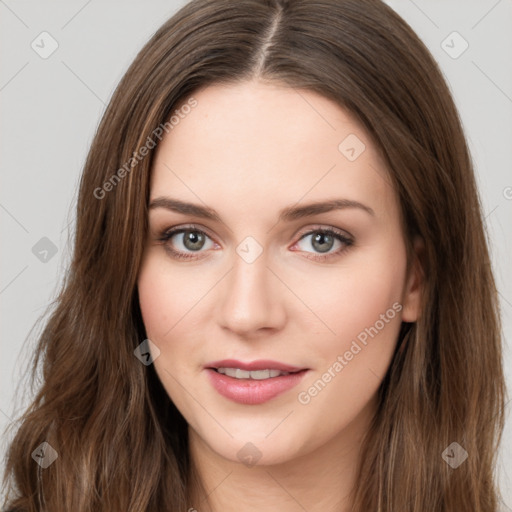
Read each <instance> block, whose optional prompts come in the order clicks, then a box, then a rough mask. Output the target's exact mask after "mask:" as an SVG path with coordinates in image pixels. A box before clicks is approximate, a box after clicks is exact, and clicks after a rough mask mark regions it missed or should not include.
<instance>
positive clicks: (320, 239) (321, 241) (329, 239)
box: [313, 233, 334, 252]
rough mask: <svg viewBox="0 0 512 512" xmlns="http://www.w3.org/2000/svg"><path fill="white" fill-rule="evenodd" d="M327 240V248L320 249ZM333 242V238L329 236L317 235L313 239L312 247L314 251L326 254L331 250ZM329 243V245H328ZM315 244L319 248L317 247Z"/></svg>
mask: <svg viewBox="0 0 512 512" xmlns="http://www.w3.org/2000/svg"><path fill="white" fill-rule="evenodd" d="M326 240H327V245H328V247H325V246H324V247H322V244H325V243H326ZM333 241H334V239H333V237H332V236H331V235H327V234H325V233H318V234H317V235H316V236H315V237H314V238H313V246H314V247H315V249H318V250H319V251H320V252H327V251H329V250H330V249H331V248H332V242H333ZM329 242H330V243H329ZM317 244H319V245H320V246H319V247H318V246H317Z"/></svg>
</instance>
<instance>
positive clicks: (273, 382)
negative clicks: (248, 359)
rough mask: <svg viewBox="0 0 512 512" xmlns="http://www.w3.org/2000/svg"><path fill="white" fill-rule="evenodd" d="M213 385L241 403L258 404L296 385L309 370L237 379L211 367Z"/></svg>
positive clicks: (208, 369)
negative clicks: (258, 378) (278, 375)
mask: <svg viewBox="0 0 512 512" xmlns="http://www.w3.org/2000/svg"><path fill="white" fill-rule="evenodd" d="M206 371H207V373H208V376H209V378H210V382H211V383H212V385H213V387H214V388H215V389H216V390H217V391H218V392H219V393H220V394H221V395H222V396H224V397H226V398H229V399H230V400H233V402H237V403H239V404H246V405H258V404H263V403H265V402H268V401H269V400H271V399H272V398H274V397H276V396H277V395H280V394H281V393H284V392H285V391H288V390H290V389H292V388H293V387H295V386H296V385H297V384H298V383H299V382H300V381H301V380H302V378H303V377H304V375H305V374H306V372H307V371H308V370H301V371H300V372H296V373H290V374H289V375H282V376H280V377H272V378H270V379H264V380H256V379H235V378H234V377H228V376H227V375H223V374H222V373H219V372H216V371H215V370H212V369H211V368H207V369H206Z"/></svg>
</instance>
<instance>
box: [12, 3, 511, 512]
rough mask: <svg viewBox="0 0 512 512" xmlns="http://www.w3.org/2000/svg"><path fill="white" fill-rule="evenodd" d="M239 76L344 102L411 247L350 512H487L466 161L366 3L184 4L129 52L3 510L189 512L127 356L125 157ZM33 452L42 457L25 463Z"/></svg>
mask: <svg viewBox="0 0 512 512" xmlns="http://www.w3.org/2000/svg"><path fill="white" fill-rule="evenodd" d="M255 77H257V78H260V79H262V80H267V81H274V82H278V83H282V84H285V85H287V86H289V87H294V88H297V89H306V90H311V91H315V92H317V93H319V94H321V95H323V96H324V97H327V98H329V99H331V100H333V101H334V102H336V103H337V104H339V105H340V106H341V107H343V108H346V109H348V110H349V111H350V112H351V113H352V114H353V115H354V116H355V118H356V119H358V120H359V121H360V122H361V123H362V125H363V126H364V127H365V128H366V130H367V132H368V134H369V136H370V137H371V138H372V141H373V143H374V144H375V145H376V147H377V148H378V149H379V150H380V152H381V153H382V155H383V158H384V159H385V162H386V164H387V166H388V169H389V175H390V179H391V180H392V183H393V185H394V187H395V188H396V190H397V193H398V197H399V199H400V205H401V213H402V217H403V220H404V236H405V237H406V240H407V243H408V244H409V248H410V243H411V241H412V240H413V237H415V236H419V237H421V239H422V240H423V241H424V251H423V254H422V260H421V261H422V265H423V273H424V276H425V290H424V296H423V308H422V314H421V318H420V319H419V320H418V322H416V323H414V324H403V326H402V330H401V333H400V339H399V340H398V343H397V347H399V346H400V347H402V348H403V350H397V352H396V353H395V355H394V358H393V361H392V364H391V366H390V368H389V371H388V373H387V375H386V377H385V378H384V381H383V382H382V385H381V387H380V389H379V398H380V402H379V408H378V411H377V414H376V416H375V418H374V421H373V423H372V425H371V428H370V430H369V432H368V433H367V436H366V437H365V443H364V452H363V456H362V459H361V466H360V474H359V478H358V479H357V489H354V507H353V510H354V511H358V512H368V511H378V512H425V511H426V510H432V511H436V512H461V511H465V512H469V511H473V512H493V511H496V510H497V506H498V499H499V495H498V491H497V487H496V484H495V482H494V476H493V473H494V465H495V462H496V451H497V448H498V445H499V440H500V437H501V432H502V429H503V421H504V419H503V410H504V396H505V385H504V377H503V371H502V355H501V328H500V324H499V311H498V303H497V292H496V288H495V283H494V280H493V276H492V272H491V265H490V260H489V254H488V246H487V243H488V242H487V240H486V235H485V232H484V228H483V222H482V212H481V207H480V203H479V197H478V194H477V189H476V186H475V179H474V173H473V167H472V162H471V158H470V155H469V151H468V148H467V144H466V141H465V137H464V134H463V130H462V127H461V123H460V120H459V117H458V114H457V111H456V108H455V106H454V102H453V100H452V98H451V95H450V92H449V90H448V88H447V86H446V83H445V82H444V79H443V77H442V74H441V72H440V70H439V68H438V66H437V64H436V63H435V61H434V60H433V58H432V56H431V55H430V53H429V52H428V50H427V49H426V47H425V46H424V44H423V43H422V42H421V41H420V40H419V38H418V37H417V36H416V34H415V33H414V32H413V31H412V30H411V28H410V27H409V26H408V25H407V24H406V23H405V22H404V21H403V20H402V19H401V18H400V17H399V16H398V15H397V14H396V13H395V12H394V11H393V10H392V9H391V8H389V7H388V6H386V5H385V4H384V3H382V2H381V1H379V0H315V1H311V0H293V1H285V0H240V1H236V2H233V1H231V0H193V1H192V2H190V3H188V4H187V5H185V6H184V7H183V8H182V9H181V10H180V11H179V12H178V13H177V14H176V15H174V16H173V17H172V18H171V19H170V20H168V21H167V22H166V23H165V24H164V25H163V26H162V27H161V28H160V29H159V30H158V31H157V32H156V33H155V35H154V36H153V37H152V38H151V40H150V41H149V42H148V43H147V44H146V46H145V47H144V48H143V49H142V50H141V51H140V53H139V54H138V55H137V57H136V59H135V61H134V62H133V64H132V65H131V67H130V68H129V69H128V71H127V73H126V74H125V76H124V77H123V79H122V80H121V82H120V84H119V86H118V88H117V90H116V92H115V93H114V95H113V97H112V100H111V101H110V104H109V106H108V108H107V110H106V112H105V115H104V116H103V119H102V121H101V123H100V125H99V128H98V131H97V133H96V136H95V138H94V140H93V143H92V146H91V149H90V152H89V155H88V157H87V161H86V163H85V167H84V170H83V174H82V178H81V182H80V190H79V199H78V205H77V211H76V213H77V224H76V235H75V241H74V250H73V257H72V261H71V264H70V266H69V270H68V272H67V274H66V277H65V281H64V283H63V286H62V290H61V292H60V294H59V296H58V297H57V300H56V301H55V304H54V305H53V307H52V311H51V314H50V316H49V319H48V321H47V322H46V325H45V328H44V330H43V331H42V333H41V336H40V338H39V341H38V346H37V351H36V352H35V355H34V359H33V372H34V373H33V378H35V375H36V369H37V368H39V365H40V363H41V362H42V384H41V386H40V387H39V390H38V393H37V395H36V396H35V398H34V400H33V403H32V404H31V405H30V407H29V408H28V409H27V410H26V411H25V413H24V414H23V415H22V417H21V418H20V419H19V423H20V425H19V427H18V429H17V432H16V435H15V437H14V438H13V441H12V443H11V445H10V447H9V452H8V457H7V459H6V462H7V464H6V472H5V477H4V486H6V485H7V486H8V488H9V491H10V494H11V496H10V498H9V501H6V505H5V506H6V509H11V510H18V511H31V512H32V511H34V512H35V511H42V510H44V511H64V510H66V511H70V510H72V511H74V512H86V511H87V512H89V511H93V510H94V511H95V512H97V511H123V512H141V511H157V510H161V509H162V505H163V504H164V505H165V507H166V508H168V509H169V510H173V511H177V510H187V509H189V508H190V507H191V504H190V502H189V501H188V500H187V495H188V491H189V489H190V485H191V478H192V477H191V475H192V474H193V471H192V468H191V461H190V460H189V455H188V449H187V448H188V437H187V424H186V422H185V420H184V418H183V417H182V416H181V414H180V413H179V412H178V411H177V409H176V408H175V406H174V405H173V403H172V402H171V400H170V399H169V397H168V396H167V394H166V393H165V391H164V389H163V387H162V385H161V384H160V382H159V380H158V378H157V376H156V373H155V371H154V369H153V367H152V365H149V366H145V365H143V364H141V362H140V361H139V360H138V359H137V358H136V357H134V349H135V348H136V347H137V346H138V345H139V344H140V343H141V342H142V341H143V340H144V339H145V338H146V335H145V330H144V325H143V322H142V319H141V315H140V309H139V304H138V295H137V286H136V282H137V275H138V271H139V266H140V262H141V256H142V253H143V250H144V245H145V239H146V233H147V202H148V197H149V179H150V171H151V165H152V160H153V156H154V152H155V149H154V148H149V150H148V152H147V155H146V156H144V157H143V158H141V157H140V154H141V153H140V148H142V147H143V146H146V147H149V143H148V138H151V139H154V137H155V130H157V129H158V127H159V126H163V125H165V123H168V124H167V129H169V128H170V125H169V118H170V116H171V115H172V114H173V112H174V111H175V109H176V108H177V107H178V106H179V105H181V104H184V103H185V102H187V101H189V100H190V98H191V97H192V96H193V93H194V91H197V90H198V89H199V88H202V87H206V86H208V85H210V84H218V83H236V82H240V81H244V80H249V79H252V78H255ZM134 158H135V159H136V162H135V160H134ZM134 162H135V164H134ZM123 168H124V171H125V172H122V171H120V169H123ZM114 175H116V176H117V178H116V179H114V178H113V176H114ZM107 182H108V183H110V185H106V184H107ZM44 442H47V443H48V444H49V445H50V446H51V447H52V448H54V449H55V451H56V453H57V454H58V458H57V459H56V460H55V461H54V462H53V463H52V464H51V465H49V466H48V467H46V468H45V469H41V465H40V464H37V463H36V462H35V460H34V458H33V457H32V454H33V452H34V450H35V449H36V448H38V447H39V446H40V445H41V443H44ZM454 442H456V443H458V445H460V447H461V448H463V449H464V450H465V451H466V452H467V454H468V458H467V459H466V460H465V461H464V462H463V463H462V464H461V465H460V466H459V467H457V468H456V469H455V468H454V467H452V465H450V464H448V463H447V461H446V456H443V454H445V453H446V452H445V450H446V449H447V448H448V454H449V456H453V451H452V452H450V450H453V449H454V448H453V445H452V443H454ZM450 445H451V446H452V448H449V447H450ZM44 446H46V445H44ZM455 448H456V449H457V450H459V448H458V447H457V446H455Z"/></svg>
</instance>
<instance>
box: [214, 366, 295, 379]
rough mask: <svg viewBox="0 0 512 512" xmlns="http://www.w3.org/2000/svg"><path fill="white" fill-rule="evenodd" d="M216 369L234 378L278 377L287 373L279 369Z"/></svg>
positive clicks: (287, 373)
mask: <svg viewBox="0 0 512 512" xmlns="http://www.w3.org/2000/svg"><path fill="white" fill-rule="evenodd" d="M217 371H218V372H219V373H222V374H223V375H227V376H228V377H234V378H235V379H254V380H265V379H271V378H273V377H280V376H281V375H289V372H282V371H280V370H254V371H250V372H249V371H247V370H241V369H240V368H217Z"/></svg>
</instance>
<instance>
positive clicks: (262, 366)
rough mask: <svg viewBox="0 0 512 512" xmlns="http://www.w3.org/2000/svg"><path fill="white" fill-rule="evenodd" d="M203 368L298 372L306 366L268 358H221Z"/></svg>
mask: <svg viewBox="0 0 512 512" xmlns="http://www.w3.org/2000/svg"><path fill="white" fill-rule="evenodd" d="M205 368H215V369H218V368H240V369H241V370H246V371H255V370H280V371H282V372H290V373H291V372H298V371H301V370H305V369H306V368H299V367H298V366H292V365H289V364H285V363H280V362H279V361H271V360H269V359H258V360H257V361H250V362H248V363H244V362H242V361H237V360H236V359H222V360H221V361H212V362H211V363H207V364H205Z"/></svg>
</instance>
